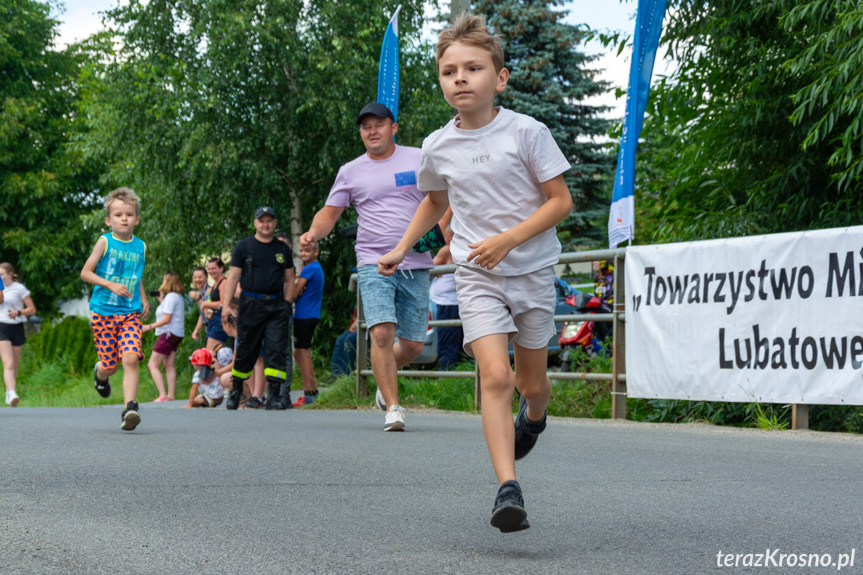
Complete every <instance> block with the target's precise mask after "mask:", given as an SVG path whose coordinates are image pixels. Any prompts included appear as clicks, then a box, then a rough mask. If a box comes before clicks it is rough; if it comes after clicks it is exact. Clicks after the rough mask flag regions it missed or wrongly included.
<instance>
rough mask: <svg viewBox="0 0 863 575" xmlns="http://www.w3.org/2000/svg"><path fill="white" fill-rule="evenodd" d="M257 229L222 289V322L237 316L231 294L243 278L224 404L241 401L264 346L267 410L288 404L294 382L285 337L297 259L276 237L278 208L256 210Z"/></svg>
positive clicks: (242, 244)
mask: <svg viewBox="0 0 863 575" xmlns="http://www.w3.org/2000/svg"><path fill="white" fill-rule="evenodd" d="M254 223H255V234H254V235H252V236H248V237H246V238H244V239H242V240H240V241H239V242H237V245H236V246H235V247H234V251H233V254H232V255H231V272H230V274H229V276H228V282H227V284H226V287H225V289H224V290H223V294H222V309H223V310H224V313H223V316H222V321H223V322H225V323H227V322H228V320H229V318H231V317H233V315H234V312H233V310H231V307H230V302H231V296H232V295H233V293H234V290H235V289H236V288H237V285H238V284H239V283H241V282H242V286H243V289H242V292H241V293H240V306H239V313H238V314H237V320H236V324H237V349H236V353H235V355H234V368H233V370H232V372H231V373H232V375H233V386H232V389H231V393H230V397H228V401H227V402H226V403H225V407H227V408H228V409H237V408H238V407H239V406H240V396H241V395H242V393H243V382H244V381H245V380H246V379H248V378H249V376H250V375H252V370H253V368H254V365H255V360H256V359H257V357H258V354H259V353H260V351H261V345H263V350H264V364H265V368H264V375H265V376H266V378H267V404H266V408H267V409H287V408H289V407H292V404H291V384H290V382H286V381H285V379H286V377H287V374H286V373H285V370H286V367H287V354H286V353H285V347H286V346H285V340H286V339H289V338H290V337H291V302H292V301H293V297H294V263H293V254H292V253H291V248H289V247H288V246H287V245H286V244H284V243H282V242H280V241H278V240H276V239H275V238H274V237H273V235H274V233H275V229H276V216H275V211H274V210H273V208H271V207H269V206H263V207H260V208H258V209H257V210H256V211H255V220H254Z"/></svg>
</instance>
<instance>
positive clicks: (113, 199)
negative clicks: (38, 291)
mask: <svg viewBox="0 0 863 575" xmlns="http://www.w3.org/2000/svg"><path fill="white" fill-rule="evenodd" d="M140 205H141V199H140V198H139V197H138V195H137V194H135V192H133V191H132V190H130V189H129V188H117V189H116V190H114V191H113V192H111V193H110V194H108V197H107V198H105V211H106V213H107V216H106V217H105V225H107V226H109V227H110V228H111V231H110V232H109V233H107V234H104V235H102V237H100V238H99V239H98V240H96V245H95V246H94V247H93V253H91V254H90V257H89V258H87V262H86V263H85V264H84V268H83V269H82V270H81V279H82V280H83V281H85V282H87V283H88V284H93V285H94V286H96V287H94V288H93V295H92V296H91V297H90V312H91V313H92V317H91V319H90V328H91V329H92V330H93V337H94V339H95V342H96V352H97V353H98V354H99V361H98V362H96V368H95V370H94V378H95V382H96V391H98V392H99V395H101V396H102V397H108V396H110V395H111V384H110V383H109V382H108V378H109V377H111V376H112V375H114V374H115V373H116V372H117V368H119V367H120V364H121V363H122V365H123V405H124V406H125V409H123V413H122V414H120V418H121V420H122V422H123V423H122V425H121V426H120V429H123V430H125V431H132V430H133V429H135V427H137V426H138V424H139V423H141V416H140V415H139V414H138V402H137V401H135V398H136V396H137V395H138V363H139V362H140V361H142V360H143V359H144V354H143V353H142V351H141V318H145V317H147V315H149V313H150V304H149V302H148V301H147V294H146V293H145V292H144V286H143V284H142V283H141V275H142V274H143V272H144V259H145V256H146V252H147V246H146V244H144V242H143V241H142V240H141V239H140V238H136V237H135V236H134V235H133V232H134V231H135V226H137V225H138V224H139V223H140V221H141V220H140V219H139V218H138V213H139V210H140Z"/></svg>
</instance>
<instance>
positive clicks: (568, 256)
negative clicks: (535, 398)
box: [348, 248, 626, 419]
mask: <svg viewBox="0 0 863 575" xmlns="http://www.w3.org/2000/svg"><path fill="white" fill-rule="evenodd" d="M625 257H626V249H625V248H619V249H613V250H593V251H585V252H567V253H563V254H561V255H560V260H559V262H560V263H562V264H570V263H591V262H595V261H603V260H613V261H614V270H615V275H614V311H613V313H603V314H569V315H556V316H554V319H555V321H587V320H590V321H606V322H615V325H614V329H613V330H612V333H613V335H612V369H611V373H560V372H548V373H547V376H548V378H549V379H554V380H568V381H574V380H578V381H609V382H611V417H612V418H613V419H624V418H625V417H626V323H625V322H626V316H625V314H624V311H625V310H624V303H625V302H624V300H625V296H624V294H625V289H624V274H623V273H622V270H623V260H624V258H625ZM455 268H456V266H455V265H453V264H450V265H445V266H436V267H434V268H433V269H432V270H431V272H430V275H431V276H432V277H434V276H439V275H443V274H448V273H453V272H455ZM618 270H620V272H618ZM348 288H349V289H350V290H351V291H356V293H357V319H358V326H357V367H356V374H357V395H358V396H360V397H364V396H366V395H368V393H369V389H368V377H369V376H371V375H374V373H373V372H372V370H371V369H369V363H368V362H369V349H368V326H367V325H366V322H365V314H364V313H363V304H362V298H361V297H360V290H359V285H358V282H357V274H352V275H351V279H350V284H349V286H348ZM460 325H461V320H433V321H431V322H429V326H432V327H438V326H440V327H448V326H460ZM396 374H397V375H398V376H402V377H453V378H456V377H460V378H472V379H474V407H475V408H476V409H477V410H479V409H480V407H481V402H482V397H481V386H480V380H481V377H480V373H479V370H474V371H438V370H429V371H426V370H409V369H400V370H398V371H397V372H396Z"/></svg>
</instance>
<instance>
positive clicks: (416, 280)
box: [300, 103, 434, 431]
mask: <svg viewBox="0 0 863 575" xmlns="http://www.w3.org/2000/svg"><path fill="white" fill-rule="evenodd" d="M357 125H358V126H359V127H360V138H362V140H363V145H364V146H365V148H366V153H365V154H363V155H362V156H360V157H358V158H356V159H355V160H353V161H351V162H348V163H347V164H345V165H344V166H342V167H341V168H340V169H339V173H338V175H337V176H336V181H335V183H334V184H333V187H332V189H331V190H330V195H329V197H328V198H327V201H326V205H325V206H324V207H323V208H321V210H320V211H319V212H318V213H317V214H315V217H314V219H313V220H312V225H311V227H310V228H309V231H307V232H306V233H304V234H303V235H302V236H300V245H301V246H305V245H311V244H314V243H315V242H317V241H318V240H320V239H321V238H324V237H326V236H327V235H328V234H329V233H330V232H331V231H332V230H333V227H335V225H336V221H337V220H338V219H339V216H341V215H342V212H344V211H345V208H346V207H348V206H353V207H354V208H355V209H356V210H357V224H358V229H357V244H356V252H357V271H358V275H359V285H360V294H361V295H362V298H363V311H364V312H365V316H366V321H367V323H368V325H369V332H370V334H371V342H372V372H374V375H375V381H377V384H378V390H379V391H380V392H381V395H383V398H384V401H385V402H386V405H387V408H388V409H387V414H386V418H385V422H384V431H404V429H405V422H404V409H402V408H401V406H399V392H398V385H397V383H396V370H397V369H398V368H399V367H403V366H405V365H407V364H409V363H410V362H411V361H412V360H413V359H414V358H416V357H417V356H418V355H419V354H420V353H421V352H422V350H423V341H424V340H425V332H426V329H427V328H428V285H429V283H428V282H429V272H428V270H429V269H431V268H432V267H434V264H433V263H432V258H431V254H429V253H428V252H426V253H422V254H419V253H415V252H413V253H410V254H408V256H407V257H406V258H405V260H404V262H402V264H401V265H400V266H399V268H398V269H399V271H398V272H397V273H395V274H394V275H393V276H391V277H385V276H382V275H380V274H379V273H378V271H377V262H378V259H379V258H380V257H381V256H383V255H384V254H387V253H389V252H390V251H391V250H392V249H393V248H395V246H396V244H398V242H399V240H400V239H401V238H402V236H403V235H404V232H405V230H406V229H407V227H408V224H410V222H411V219H412V218H413V215H414V212H416V209H417V206H419V204H420V202H421V201H422V199H423V197H425V194H424V193H423V192H421V191H419V189H417V186H416V182H417V179H416V174H417V170H418V169H419V164H420V154H421V152H420V150H419V149H418V148H409V147H405V146H397V145H396V144H395V143H394V142H393V136H395V134H396V133H397V132H398V128H399V127H398V124H396V123H395V121H394V118H393V114H392V112H391V111H390V110H389V109H388V108H387V107H386V106H384V105H383V104H378V103H371V104H369V105H367V106H366V107H365V108H363V109H362V111H361V112H360V115H359V116H358V117H357ZM395 336H398V341H397V342H395V343H394V339H395Z"/></svg>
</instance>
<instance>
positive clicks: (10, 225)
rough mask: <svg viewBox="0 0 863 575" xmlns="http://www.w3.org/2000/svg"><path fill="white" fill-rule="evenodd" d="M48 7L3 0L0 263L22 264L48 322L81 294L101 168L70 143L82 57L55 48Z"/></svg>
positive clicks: (78, 128) (29, 0) (0, 21)
mask: <svg viewBox="0 0 863 575" xmlns="http://www.w3.org/2000/svg"><path fill="white" fill-rule="evenodd" d="M50 10H51V5H49V4H43V3H41V2H36V1H33V0H5V1H4V3H3V9H2V14H3V17H2V18H0V102H2V108H0V261H7V260H8V261H9V262H11V263H12V265H13V266H15V268H16V271H17V272H18V274H19V276H20V277H21V281H22V282H23V283H25V284H26V285H27V287H28V288H29V289H30V290H31V292H32V294H33V295H32V297H33V301H34V303H35V304H36V307H37V309H38V310H39V313H40V314H41V315H49V316H50V315H52V314H53V313H54V312H55V311H56V307H55V306H56V302H57V299H58V298H67V299H68V298H75V297H79V296H80V294H81V291H82V287H81V282H80V280H79V279H78V272H79V271H80V266H81V264H83V261H84V259H85V258H86V254H87V253H88V250H89V249H90V248H91V247H92V246H91V245H89V239H88V238H87V237H86V236H85V234H84V233H83V228H82V226H81V222H80V218H81V216H82V214H84V213H87V212H89V211H90V210H92V209H93V208H94V206H95V205H97V203H98V202H97V198H96V197H95V194H94V193H93V187H94V184H95V183H96V177H95V173H96V170H97V167H98V165H97V164H94V163H92V162H89V163H88V162H86V161H84V160H83V159H82V158H81V157H80V156H79V155H78V154H77V153H76V152H74V151H73V150H71V149H70V148H69V146H68V143H69V139H70V137H71V136H72V134H75V133H78V132H80V131H81V130H82V126H81V122H80V120H79V118H78V117H77V114H76V102H77V99H78V86H77V84H76V81H75V80H76V77H77V75H78V69H79V67H80V66H81V65H82V63H84V62H85V55H84V54H83V53H82V52H80V51H78V50H77V49H76V48H74V47H73V48H70V49H67V50H55V49H54V47H53V42H54V38H55V36H56V34H57V31H56V28H57V22H56V21H55V20H54V19H52V18H50V16H49V12H50Z"/></svg>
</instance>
